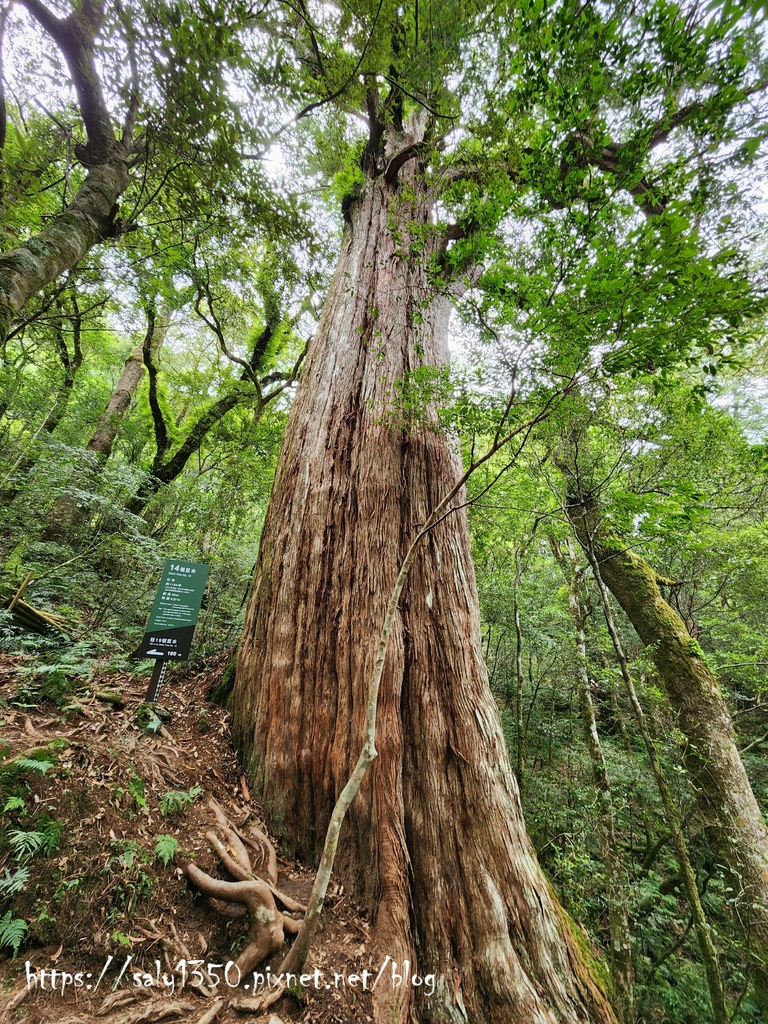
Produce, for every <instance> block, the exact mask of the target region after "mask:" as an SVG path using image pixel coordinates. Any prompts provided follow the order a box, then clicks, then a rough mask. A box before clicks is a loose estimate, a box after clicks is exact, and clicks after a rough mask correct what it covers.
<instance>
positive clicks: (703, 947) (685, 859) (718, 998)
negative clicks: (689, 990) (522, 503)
mask: <svg viewBox="0 0 768 1024" xmlns="http://www.w3.org/2000/svg"><path fill="white" fill-rule="evenodd" d="M587 557H588V558H589V563H590V565H591V567H592V572H593V574H594V577H595V581H596V583H597V587H598V590H599V591H600V598H601V601H602V605H603V614H604V615H605V622H606V625H607V627H608V632H609V634H610V637H611V642H612V643H613V649H614V651H615V652H616V657H617V659H618V662H619V667H620V668H621V677H622V679H623V680H624V685H625V687H626V690H627V694H628V695H629V700H630V703H631V705H632V710H633V711H634V713H635V720H636V722H637V726H638V728H639V729H640V735H641V736H642V738H643V743H644V744H645V749H646V751H647V753H648V759H649V761H650V762H651V769H652V771H653V777H654V779H655V780H656V787H657V789H658V791H659V796H660V797H661V804H662V807H663V808H664V816H665V818H666V823H667V827H668V828H669V830H670V833H671V835H672V842H673V845H674V847H675V854H676V856H677V863H678V866H679V868H680V878H681V879H682V885H683V890H684V891H685V894H686V897H687V899H688V906H689V907H690V909H691V921H692V923H693V925H694V927H695V929H696V938H697V939H698V942H699V950H700V952H701V958H702V960H703V961H704V970H705V971H706V975H707V984H708V986H709V996H710V1001H711V1003H712V1012H713V1014H714V1018H715V1024H728V1012H727V1009H726V1005H725V994H724V992H723V981H722V976H721V974H720V966H719V964H718V959H717V950H716V948H715V943H714V939H713V938H712V930H711V928H710V927H709V921H708V920H707V916H706V914H705V912H704V907H703V906H702V903H701V898H700V897H699V890H698V886H697V884H696V875H695V873H694V870H693V865H692V864H691V858H690V856H689V854H688V844H687V842H686V840H685V835H684V833H683V823H682V820H681V818H680V813H679V811H678V809H677V807H676V806H675V801H674V800H673V798H672V793H671V792H670V789H669V786H668V785H667V779H666V776H665V775H664V769H663V768H662V765H661V759H660V758H659V754H658V751H657V750H656V744H655V743H654V741H653V738H652V737H651V734H650V732H649V731H648V726H647V725H646V721H645V712H644V711H643V708H642V705H641V704H640V700H639V698H638V696H637V691H636V690H635V684H634V681H633V679H632V673H631V672H630V671H629V663H628V661H627V658H626V655H625V654H624V648H623V646H622V643H621V638H620V637H619V631H618V630H617V629H616V624H615V623H614V620H613V612H612V611H611V605H610V601H609V600H608V592H607V590H606V588H605V583H604V582H603V577H602V573H601V570H600V564H599V562H598V561H597V558H596V557H595V553H594V549H593V548H592V546H591V545H590V548H589V550H588V551H587ZM659 849H661V844H660V843H657V844H656V846H655V852H654V856H655V855H657V854H658V850H659ZM652 863H653V858H652V857H646V862H645V863H644V864H643V867H644V868H646V864H647V865H648V867H650V864H652ZM646 870H647V868H646Z"/></svg>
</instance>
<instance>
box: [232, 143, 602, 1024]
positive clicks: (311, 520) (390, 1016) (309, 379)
mask: <svg viewBox="0 0 768 1024" xmlns="http://www.w3.org/2000/svg"><path fill="white" fill-rule="evenodd" d="M408 141H411V140H408V139H405V140H404V142H403V144H404V145H405V144H407V143H408ZM408 185H409V188H410V192H409V197H406V196H405V195H404V194H403V191H402V190H400V189H399V188H398V187H397V184H396V183H392V184H388V183H387V181H386V180H385V179H384V178H383V177H380V178H378V179H377V180H373V181H371V180H369V182H368V184H367V186H366V187H365V189H364V191H363V194H362V196H361V197H360V198H359V199H358V200H356V201H355V202H353V203H352V204H351V208H350V211H349V212H350V223H349V225H348V228H347V231H346V234H345V238H344V241H343V248H342V254H341V258H340V262H339V265H338V268H337V270H336V274H335V277H334V280H333V283H332V285H331V288H330V292H329V295H328V298H327V301H326V305H325V309H324V312H323V316H322V318H321V322H320V325H319V327H318V331H317V333H316V335H315V338H314V342H313V346H312V348H311V351H310V355H309V359H308V364H307V366H306V367H305V369H304V372H303V375H302V377H301V380H300V383H299V388H298V391H297V395H296V398H295V401H294V403H293V407H292V410H291V414H290V417H289V422H288V427H287V431H286V435H285V439H284V442H283V449H282V454H281V459H280V464H279V468H278V472H277V478H276V482H275V487H274V492H273V497H272V501H271V503H270V507H269V511H268V514H267V520H266V523H265V527H264V533H263V537H262V544H261V551H260V557H259V562H258V567H257V571H256V578H255V583H254V589H253V593H252V597H251V601H250V606H249V610H248V616H247V622H246V629H245V634H244V638H243V642H242V645H241V650H240V657H239V668H238V677H237V683H236V688H235V695H234V706H235V733H236V740H237V743H238V745H239V747H240V750H241V753H242V756H243V758H244V760H245V762H246V763H247V765H248V767H249V769H250V772H251V775H252V778H253V781H254V784H255V788H256V792H257V794H258V797H259V799H260V800H261V801H262V803H263V805H264V807H265V808H266V810H267V812H268V814H269V818H270V821H271V823H272V825H273V827H275V828H277V829H278V830H279V831H280V832H282V835H283V838H284V840H285V841H286V842H287V843H290V844H291V845H292V846H293V847H294V848H295V849H296V850H297V851H299V852H300V853H301V854H302V855H304V856H305V857H307V858H309V859H315V860H316V859H317V858H318V856H319V853H320V851H321V849H322V846H323V839H324V834H325V830H326V826H327V824H328V821H329V818H330V815H331V810H332V808H333V805H334V802H335V800H336V798H337V796H338V794H339V793H340V791H341V789H342V788H343V786H344V784H345V782H346V781H347V778H348V776H349V775H350V773H351V770H352V767H353V765H354V763H355V760H356V758H357V754H358V751H359V749H360V746H361V738H362V735H363V729H364V718H365V709H366V685H367V680H368V678H369V676H370V669H371V663H372V660H373V658H374V654H375V648H376V642H377V639H378V635H379V631H380V628H381V624H382V621H383V618H384V614H385V609H386V605H387V600H388V597H389V594H390V592H391V590H392V587H393V584H394V581H395V578H396V576H397V573H398V569H399V565H400V562H401V560H402V558H403V555H404V553H405V551H406V550H407V548H408V544H409V541H410V540H411V539H412V538H413V536H414V534H415V533H416V532H417V531H418V528H419V525H420V524H423V523H424V521H425V519H426V518H427V515H428V513H429V511H430V509H431V508H433V507H434V506H435V505H436V504H437V503H438V501H439V500H440V498H441V497H443V495H444V494H445V493H446V492H447V491H448V490H449V489H450V488H451V486H452V485H453V484H454V482H455V481H456V479H457V474H458V472H459V463H458V459H457V457H456V455H455V453H453V452H452V451H451V449H450V447H449V445H448V444H447V443H446V441H445V439H444V438H443V437H441V436H440V435H439V434H438V433H437V432H432V431H429V430H424V431H422V432H419V433H418V434H415V435H410V436H406V435H405V434H404V433H402V432H401V431H400V430H398V429H394V428H392V427H391V426H388V425H387V423H386V422H382V414H383V410H384V407H385V406H386V404H387V399H388V397H389V395H390V389H391V387H392V384H393V382H394V381H395V380H397V379H398V378H400V377H402V375H403V374H404V373H405V372H407V371H408V370H412V369H414V368H415V367H417V366H419V365H422V364H425V363H426V364H433V365H438V364H441V363H443V362H444V361H445V360H446V359H447V357H448V351H447V326H448V316H449V308H450V307H449V301H448V299H447V298H446V297H445V296H444V295H436V289H435V287H434V286H433V284H432V283H431V282H430V280H429V279H428V267H429V266H430V262H431V261H430V256H431V255H433V254H434V250H435V249H436V247H437V246H436V240H435V238H434V237H433V236H434V234H435V232H434V229H431V228H430V221H429V213H430V211H429V206H428V203H427V200H426V198H425V196H426V190H425V189H424V188H423V186H422V183H421V182H420V180H419V179H418V178H415V177H414V176H413V175H409V179H408ZM411 245H414V246H416V245H418V246H419V258H410V259H409V258H408V252H409V246H411ZM377 748H378V751H379V757H378V759H377V760H376V762H375V763H374V766H373V769H372V771H371V772H370V773H369V776H368V777H367V779H366V781H365V782H364V784H363V788H362V789H361V791H360V794H359V796H358V798H357V800H356V801H355V803H354V804H353V806H352V808H351V810H350V814H349V816H348V819H347V825H346V831H345V833H344V835H343V836H342V841H341V844H340V848H339V855H338V858H337V862H336V863H337V869H338V871H339V872H340V874H341V876H342V877H343V879H344V881H345V882H346V884H348V885H351V886H352V887H353V888H354V891H355V892H356V894H357V895H358V896H359V897H361V898H363V899H364V900H365V901H366V902H367V904H368V905H369V907H370V908H371V910H372V911H373V913H374V918H375V928H376V937H377V944H378V949H379V953H380V959H381V960H382V961H383V959H384V956H386V955H388V956H390V957H392V958H393V959H394V960H395V961H396V962H397V964H398V972H399V973H400V974H403V962H404V961H405V960H408V961H410V965H411V969H412V970H416V971H418V973H419V974H420V975H422V976H423V975H424V974H429V973H434V974H435V975H436V976H437V988H436V991H435V993H434V995H432V996H431V998H428V997H427V996H426V995H425V994H424V990H423V989H413V988H411V989H409V990H406V988H405V986H402V987H400V988H393V987H392V985H391V983H389V982H388V979H390V978H391V975H390V974H389V972H388V971H387V972H385V975H384V977H383V979H382V982H381V983H380V985H379V986H378V987H377V989H376V991H375V993H374V999H375V1005H376V1013H377V1019H378V1020H381V1021H383V1020H387V1021H406V1020H411V1021H415V1020H418V1021H420V1022H422V1024H428V1022H430V1024H431V1022H437V1021H441V1022H444V1021H450V1022H453V1021H455V1022H459V1021H462V1022H467V1021H469V1022H472V1024H527V1022H533V1021H537V1022H541V1024H545V1022H553V1024H554V1022H555V1021H558V1022H566V1021H568V1022H571V1021H612V1020H613V1019H614V1018H613V1016H612V1013H611V1010H610V1008H609V1006H608V1004H607V1001H606V999H605V996H604V995H603V993H602V992H601V991H600V989H599V988H598V986H597V984H596V982H595V981H594V979H593V977H592V976H591V974H590V967H589V966H588V964H587V962H586V961H587V959H588V956H587V954H586V953H584V952H583V951H582V946H583V945H584V943H583V940H579V939H578V937H577V936H578V931H577V930H576V929H572V928H571V926H570V925H569V923H568V921H567V919H566V916H565V915H564V913H563V911H562V910H561V909H560V907H559V905H558V904H557V902H556V900H555V898H554V896H553V895H552V892H551V890H550V888H549V886H548V884H547V882H546V880H545V878H544V877H543V875H542V873H541V871H540V869H539V866H538V864H537V861H536V858H535V856H534V853H533V850H532V848H531V844H530V842H529V840H528V837H527V835H526V831H525V826H524V823H523V820H522V815H521V810H520V802H519V797H518V792H517V786H516V783H515V780H514V776H513V773H512V771H511V769H510V765H509V760H508V755H507V751H506V748H505V743H504V737H503V734H502V731H501V727H500V722H499V717H498V713H497V709H496V707H495V704H494V702H493V699H492V696H491V693H490V690H489V686H488V680H487V675H486V669H485V665H484V662H483V657H482V650H481V638H480V629H479V616H478V602H477V594H476V589H475V581H474V572H473V567H472V560H471V554H470V545H469V535H468V529H467V523H466V518H465V516H464V514H463V512H455V513H453V514H452V515H451V516H450V517H449V518H448V519H446V520H444V521H443V522H442V523H441V524H440V525H439V526H438V527H436V528H435V530H434V531H433V532H432V533H431V534H430V535H429V536H428V537H427V538H426V539H425V541H424V542H423V543H422V546H421V548H420V550H419V553H418V554H417V556H416V559H415V562H414V564H413V566H412V569H411V573H410V576H409V579H408V582H407V584H406V589H405V592H404V595H403V598H402V601H401V605H400V614H399V619H398V622H397V623H396V626H395V629H394V631H393V635H392V637H391V640H390V647H389V653H388V657H387V663H386V667H385V672H384V677H383V679H382V684H381V691H380V697H379V714H378V729H377Z"/></svg>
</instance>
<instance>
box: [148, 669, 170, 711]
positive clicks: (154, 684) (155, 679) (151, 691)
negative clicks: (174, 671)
mask: <svg viewBox="0 0 768 1024" xmlns="http://www.w3.org/2000/svg"><path fill="white" fill-rule="evenodd" d="M167 667H168V659H167V658H157V659H156V661H155V667H154V668H153V669H152V678H151V679H150V680H149V688H148V689H147V697H146V701H145V703H147V704H152V703H153V702H154V701H156V700H157V695H158V693H159V692H160V687H161V686H162V685H163V680H164V679H165V670H166V669H167Z"/></svg>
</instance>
